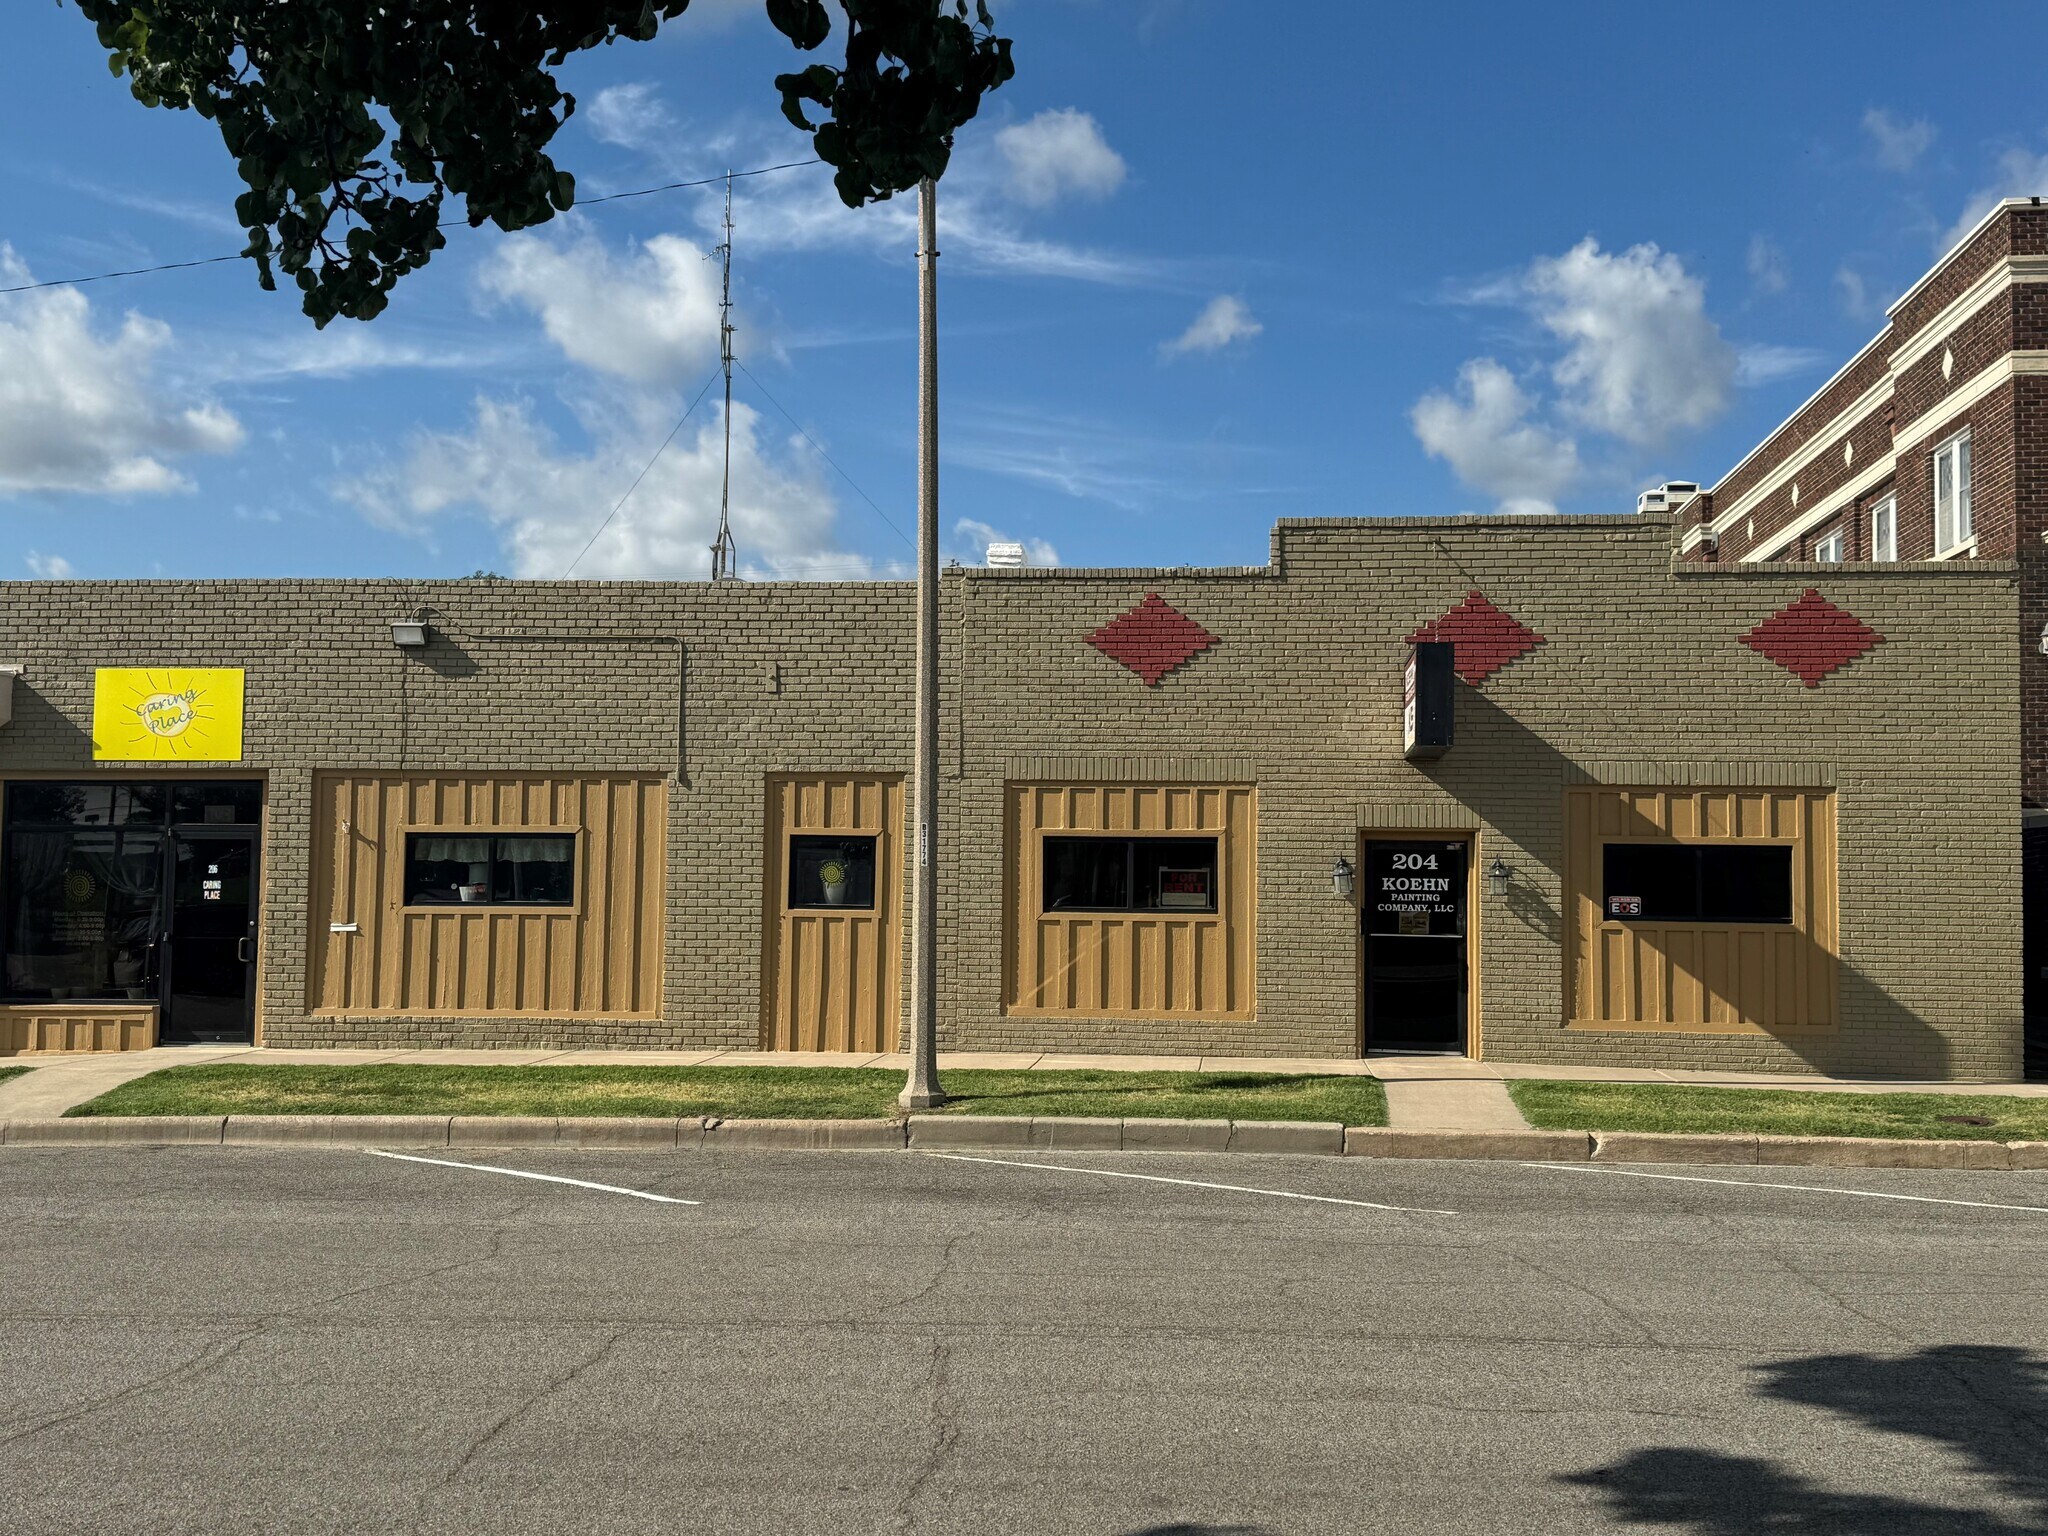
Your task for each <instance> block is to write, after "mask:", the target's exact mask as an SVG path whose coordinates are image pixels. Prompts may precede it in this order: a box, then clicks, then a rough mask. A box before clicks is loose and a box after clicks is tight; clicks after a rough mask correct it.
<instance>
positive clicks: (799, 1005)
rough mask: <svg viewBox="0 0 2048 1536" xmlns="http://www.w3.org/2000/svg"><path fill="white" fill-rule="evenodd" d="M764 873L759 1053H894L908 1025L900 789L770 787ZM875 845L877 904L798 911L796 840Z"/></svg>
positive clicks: (820, 784)
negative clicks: (793, 862) (793, 872)
mask: <svg viewBox="0 0 2048 1536" xmlns="http://www.w3.org/2000/svg"><path fill="white" fill-rule="evenodd" d="M767 799H768V804H767V818H766V820H767V834H768V841H767V846H766V850H765V852H764V855H763V858H764V864H763V872H762V932H763V934H764V935H765V942H764V945H763V952H762V963H761V979H762V988H761V997H762V1025H761V1035H762V1044H763V1045H764V1046H766V1047H767V1048H768V1049H770V1050H777V1051H888V1050H894V1049H895V1048H896V1036H897V1028H898V1024H899V1021H900V1019H901V1015H902V998H901V991H902V987H901V971H902V965H901V957H902V945H903V939H902V932H903V930H902V925H901V914H902V907H903V892H902V884H901V877H900V873H899V870H898V867H897V866H898V864H899V862H900V860H901V857H902V855H901V852H900V844H899V842H898V838H899V836H900V834H901V828H902V822H903V781H902V780H901V779H900V778H893V777H885V776H880V775H874V774H808V775H802V776H796V775H789V776H777V777H773V778H770V779H769V780H768V788H767ZM833 832H844V833H850V834H856V835H860V836H865V837H872V838H874V839H875V904H874V906H873V908H872V909H869V910H859V909H850V908H831V907H800V908H792V907H790V906H789V905H788V899H789V890H788V885H789V840H790V838H792V837H795V836H800V835H801V836H808V835H812V834H818V833H833Z"/></svg>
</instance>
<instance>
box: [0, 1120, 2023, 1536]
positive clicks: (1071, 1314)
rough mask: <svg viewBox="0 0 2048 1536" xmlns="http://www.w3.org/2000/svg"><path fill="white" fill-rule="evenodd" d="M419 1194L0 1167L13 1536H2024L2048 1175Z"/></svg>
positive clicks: (1170, 1173) (2, 1509) (238, 1153)
mask: <svg viewBox="0 0 2048 1536" xmlns="http://www.w3.org/2000/svg"><path fill="white" fill-rule="evenodd" d="M435 1155H441V1156H446V1157H448V1158H451V1159H458V1160H463V1161H472V1162H480V1163H493V1164H498V1165H501V1166H504V1167H509V1168H519V1169H525V1170H531V1171H541V1172H548V1173H554V1174H558V1175H562V1176H565V1177H570V1178H578V1179H584V1180H591V1181H596V1182H600V1183H607V1184H615V1185H619V1186H624V1187H631V1188H638V1189H644V1190H652V1191H657V1192H662V1193H666V1194H669V1195H671V1196H674V1197H678V1198H682V1199H689V1200H696V1201H700V1202H702V1203H701V1204H697V1205H680V1204H660V1203H655V1202H651V1201H646V1200H641V1199H636V1198H632V1197H631V1196H628V1195H622V1194H615V1193H608V1192H605V1191H602V1190H595V1189H587V1188H582V1187H578V1186H575V1185H569V1184H549V1183H539V1182H534V1181H529V1180H524V1179H515V1178H510V1177H506V1176H503V1175H500V1174H493V1173H486V1172H480V1171H473V1170H469V1169H463V1168H451V1167H443V1166H437V1165H434V1164H430V1163H418V1162H401V1161H396V1160H391V1159H385V1158H379V1157H375V1156H370V1155H366V1154H364V1153H362V1152H356V1151H326V1150H313V1151H303V1152H299V1151H272V1150H261V1149H250V1150H220V1149H213V1150H143V1149H136V1150H129V1149H108V1150H84V1149H77V1150H73V1149H37V1148H9V1149H4V1150H0V1530H4V1531H5V1532H7V1533H9V1536H27V1533H32V1532H67V1533H69V1532H95V1533H116V1532H123V1533H125V1532H165V1533H178V1536H194V1533H201V1532H264V1533H277V1532H312V1531H321V1532H350V1533H358V1532H377V1531H406V1532H412V1531H433V1532H464V1533H474V1532H543V1531H547V1532H584V1531H592V1532H600V1531H601V1532H642V1531H648V1532H653V1531H661V1532H670V1531H690V1532H698V1531H709V1532H812V1531H816V1532H894V1531H935V1532H940V1531H942V1532H976V1533H988V1532H1013V1531H1018V1532H1021V1531H1032V1532H1039V1531H1044V1532H1080V1533H1103V1536H1127V1533H1137V1532H1147V1533H1154V1536H1165V1533H1183V1536H1195V1533H1219V1532H1238V1533H1248V1532H1289V1533H1294V1532H1367V1531H1388V1532H1394V1531H1398V1532H1403V1533H1409V1532H1457V1533H1460V1536H1471V1533H1487V1532H1508V1531H1514V1532H1521V1531H1545V1532H1578V1531H1605V1530H1619V1529H1627V1528H1630V1527H1654V1528H1656V1529H1658V1530H1669V1531H1676V1532H1711V1533H1724V1532H1725V1533H1728V1536H1734V1533H1737V1532H1742V1533H1748V1532H1752V1531H1757V1530H1769V1531H1771V1532H1773V1533H1774V1536H1787V1533H1790V1536H1804V1533H1809V1532H1811V1533H1821V1532H1827V1533H1862V1532H1873V1533H1875V1532H1883V1533H1887V1536H1891V1533H1905V1536H1932V1533H1935V1532H1961V1533H1970V1536H2008V1533H2018V1532H2022V1531H2032V1532H2039V1531H2042V1530H2043V1529H2048V1364H2044V1362H2048V1209H2041V1210H2000V1209H1990V1208H1985V1207H1984V1206H1979V1205H1969V1204H1939V1203H1932V1202H1933V1201H1940V1200H1950V1201H1979V1202H1989V1203H1991V1204H2004V1205H2023V1206H2024V1205H2032V1206H2038V1207H2044V1208H2048V1174H1962V1173H1908V1172H1879V1171H1856V1172H1845V1171H1841V1170H1830V1169H1760V1168H1752V1169H1660V1170H1657V1171H1658V1172H1661V1173H1665V1174H1679V1175H1690V1176H1698V1177H1700V1178H1703V1179H1713V1180H1727V1181H1729V1182H1725V1183H1722V1182H1715V1183H1704V1182H1702V1183H1692V1182H1684V1181H1683V1180H1682V1179H1672V1178H1655V1179H1653V1178H1637V1177H1631V1176H1628V1175H1626V1174H1622V1173H1616V1172H1611V1171H1588V1170H1587V1169H1586V1168H1584V1167H1583V1165H1582V1166H1581V1167H1580V1168H1577V1169H1548V1168H1532V1167H1524V1166H1519V1165H1513V1164H1497V1163H1412V1164H1403V1163H1387V1162H1365V1161H1344V1160H1339V1159H1315V1158H1302V1159H1282V1158H1244V1157H1236V1158H1220V1157H1211V1158H1203V1157H1163V1156H1162V1157H1143V1156H1125V1157H1094V1158H1090V1157H1084V1156H1067V1157H1058V1158H1055V1157H1050V1156H1048V1157H1042V1158H1038V1159H1035V1160H1037V1161H1042V1162H1059V1163H1063V1164H1066V1165H1068V1166H1069V1167H1070V1168H1073V1169H1077V1170H1078V1169H1096V1170H1113V1171H1116V1172H1120V1173H1144V1174H1147V1175H1153V1176H1156V1177H1159V1178H1169V1179H1192V1180H1207V1181H1220V1182H1225V1183H1232V1184H1243V1185H1253V1186H1259V1187H1261V1188H1263V1189H1267V1190H1274V1191H1291V1192H1296V1193H1302V1194H1315V1195H1321V1196H1325V1197H1330V1198H1331V1199H1333V1200H1346V1201H1371V1202H1377V1203H1379V1204H1382V1205H1395V1206H1404V1207H1411V1208H1415V1209H1410V1210H1378V1209H1372V1208H1369V1207H1367V1206H1363V1205H1353V1204H1336V1203H1326V1202H1316V1201H1306V1200H1296V1199H1286V1198H1281V1197H1279V1196H1277V1195H1273V1194H1254V1193H1243V1192H1236V1191H1231V1190H1221V1189H1206V1188H1198V1187H1193V1186H1189V1185H1183V1184H1175V1183H1161V1182H1153V1181H1151V1180H1149V1179H1144V1180H1141V1179H1129V1178H1111V1177H1104V1176H1101V1174H1100V1173H1091V1172H1080V1171H1074V1172H1068V1171H1049V1170H1046V1169H1041V1168H1019V1167H1014V1166H1007V1165H1006V1164H1005V1163H1002V1162H976V1161H956V1160H948V1159H941V1158H938V1157H934V1156H927V1155H910V1154H901V1155H898V1154H826V1153H812V1154H804V1153H792V1154H781V1155H776V1154H766V1153H754V1154H735V1153H725V1154H717V1153H704V1154H694V1155H692V1154H684V1155H677V1154H631V1153H597V1152H591V1153H574V1152H561V1151H552V1150H549V1151H537V1152H534V1153H514V1152H499V1153H478V1154H470V1153H463V1152H449V1153H446V1154H435ZM992 1156H995V1157H1000V1158H1005V1159H1011V1158H1012V1156H1013V1155H1012V1154H1007V1153H1003V1154H992ZM1014 1160H1015V1161H1030V1160H1033V1159H1032V1158H1030V1156H1029V1155H1028V1154H1016V1155H1015V1156H1014ZM1774 1183H1775V1184H1798V1185H1804V1186H1811V1187H1812V1189H1813V1190H1842V1191H1850V1190H1861V1191H1876V1192H1884V1193H1889V1194H1908V1195H1915V1196H1921V1197H1925V1198H1924V1199H1923V1200H1920V1201H1900V1200H1889V1199H1871V1198H1865V1197H1862V1196H1859V1195H1857V1194H1853V1193H1825V1192H1810V1191H1809V1190H1784V1189H1771V1188H1766V1187H1763V1186H1765V1185H1767V1184H1774ZM1439 1212H1449V1213H1453V1214H1437V1213H1439Z"/></svg>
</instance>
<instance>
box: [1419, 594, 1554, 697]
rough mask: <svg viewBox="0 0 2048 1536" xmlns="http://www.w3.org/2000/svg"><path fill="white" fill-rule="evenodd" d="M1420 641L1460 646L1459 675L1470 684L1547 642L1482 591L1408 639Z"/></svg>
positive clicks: (1455, 653)
mask: <svg viewBox="0 0 2048 1536" xmlns="http://www.w3.org/2000/svg"><path fill="white" fill-rule="evenodd" d="M1418 640H1448V641H1450V642H1451V644H1452V645H1453V646H1454V647H1456V649H1455V650H1453V651H1452V653H1451V655H1452V656H1453V658H1454V659H1455V662H1456V665H1457V669H1458V676H1460V677H1462V678H1463V679H1465V681H1466V682H1468V683H1483V682H1485V681H1486V679H1487V678H1489V677H1491V676H1493V674H1494V673H1496V672H1498V671H1499V670H1500V669H1501V668H1502V667H1504V666H1506V665H1507V664H1508V663H1509V662H1511V661H1513V660H1514V659H1515V658H1516V657H1517V656H1526V655H1527V654H1528V653H1529V652H1531V651H1533V650H1535V649H1536V647H1537V646H1539V645H1541V644H1542V643H1543V637H1542V636H1541V635H1539V634H1537V633H1536V631H1535V630H1533V629H1531V628H1530V627H1529V626H1528V625H1526V624H1524V623H1523V622H1522V621H1521V620H1520V619H1516V618H1510V617H1509V616H1508V615H1507V614H1505V613H1502V612H1501V611H1500V610H1499V609H1498V608H1496V607H1494V606H1493V604H1491V603H1489V602H1488V601H1487V600H1486V598H1485V596H1484V595H1483V594H1481V593H1480V592H1478V591H1472V592H1467V593H1466V594H1465V600H1464V601H1463V602H1462V603H1460V604H1458V606H1457V607H1455V608H1453V609H1452V610H1451V611H1450V612H1449V613H1447V614H1445V615H1444V616H1443V617H1442V618H1440V619H1432V620H1430V622H1429V623H1427V624H1425V625H1423V626H1422V628H1420V629H1418V630H1416V631H1415V633H1414V634H1412V635H1410V636H1409V637H1408V643H1409V644H1410V645H1413V644H1415V642H1416V641H1418Z"/></svg>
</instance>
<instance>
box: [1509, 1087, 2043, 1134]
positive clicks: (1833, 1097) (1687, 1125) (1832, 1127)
mask: <svg viewBox="0 0 2048 1536" xmlns="http://www.w3.org/2000/svg"><path fill="white" fill-rule="evenodd" d="M1508 1092H1509V1094H1510V1095H1512V1096H1513V1098H1514V1101H1515V1103H1516V1105H1517V1106H1518V1107H1519V1108H1520V1109H1521V1111H1522V1114H1523V1115H1524V1116H1525V1117H1526V1118H1527V1119H1528V1121H1529V1123H1530V1124H1531V1125H1533V1126H1537V1127H1539V1128H1540V1129H1543V1130H1559V1131H1567V1130H1568V1131H1691V1132H1699V1131H1753V1132H1756V1133H1758V1134H1761V1135H1767V1136H1875V1137H1884V1138H1888V1139H1895V1140H1896V1139H1909V1140H1942V1141H2042V1140H2048V1098H2041V1099H2022V1098H2012V1097H2008V1096H2005V1095H2002V1094H1974V1093H1828V1092H1823V1091H1818V1090H1809V1089H1804V1088H1693V1087H1688V1086H1686V1085H1684V1084H1681V1083H1553V1082H1540V1081H1536V1080H1533V1079H1524V1080H1522V1081H1519V1082H1513V1083H1510V1084H1508ZM1976 1120H1983V1121H1988V1122H1989V1124H1984V1125H1976V1124H1970V1123H1968V1122H1970V1121H1976Z"/></svg>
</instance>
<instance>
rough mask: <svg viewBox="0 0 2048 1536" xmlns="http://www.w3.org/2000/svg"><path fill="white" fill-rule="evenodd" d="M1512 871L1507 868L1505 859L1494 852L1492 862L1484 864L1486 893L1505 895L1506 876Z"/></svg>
mask: <svg viewBox="0 0 2048 1536" xmlns="http://www.w3.org/2000/svg"><path fill="white" fill-rule="evenodd" d="M1512 873H1513V871H1512V870H1510V869H1509V868H1508V866H1507V863H1506V861H1505V860H1503V859H1502V858H1501V856H1500V855H1499V854H1495V855H1494V856H1493V862H1492V863H1491V864H1489V865H1487V866H1486V894H1487V895H1489V896H1505V895H1507V893H1508V877H1509V875H1510V874H1512Z"/></svg>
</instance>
